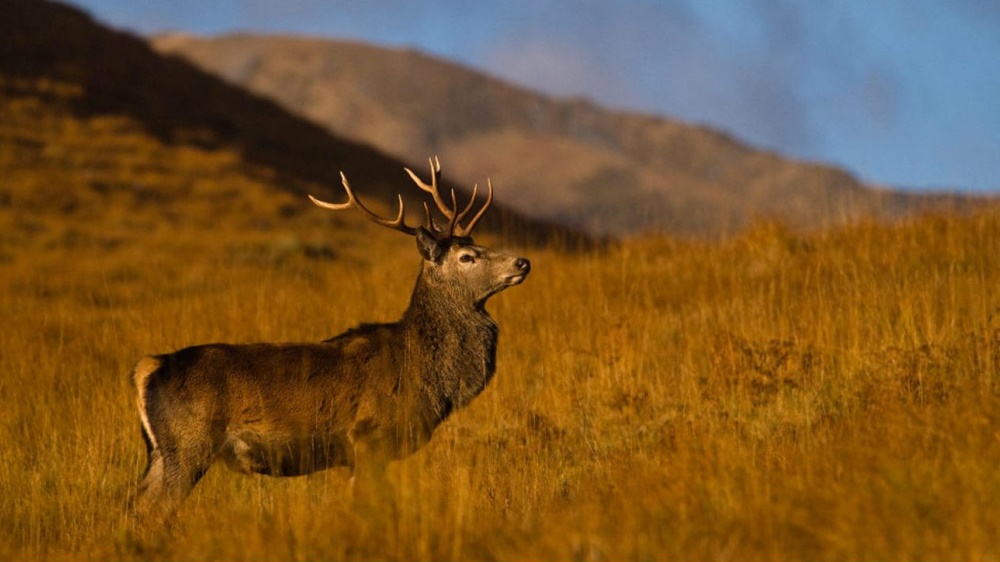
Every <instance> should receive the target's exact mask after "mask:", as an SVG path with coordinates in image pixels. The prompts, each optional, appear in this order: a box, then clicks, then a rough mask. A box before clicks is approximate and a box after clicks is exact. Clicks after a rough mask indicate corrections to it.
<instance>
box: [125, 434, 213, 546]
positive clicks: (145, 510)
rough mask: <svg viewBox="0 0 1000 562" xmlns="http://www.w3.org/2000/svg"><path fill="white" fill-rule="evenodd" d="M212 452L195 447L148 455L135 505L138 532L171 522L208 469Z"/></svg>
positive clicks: (157, 450) (204, 448) (209, 449)
mask: <svg viewBox="0 0 1000 562" xmlns="http://www.w3.org/2000/svg"><path fill="white" fill-rule="evenodd" d="M211 451H212V450H211V447H196V448H192V449H187V450H183V451H177V450H171V451H169V452H168V453H166V454H164V452H163V451H162V450H161V449H159V448H157V449H153V450H152V451H151V452H150V455H149V466H148V467H147V468H146V475H145V477H143V479H142V481H141V482H140V483H139V487H138V490H137V492H136V499H135V502H134V509H135V515H136V519H137V520H138V522H139V526H140V527H141V528H143V529H146V530H153V529H158V528H160V527H162V526H163V524H164V523H166V522H167V521H168V520H169V519H170V517H171V516H172V515H173V514H174V512H176V511H177V509H178V508H179V507H180V505H181V503H183V502H184V499H185V498H187V496H188V495H189V494H190V493H191V490H193V489H194V487H195V485H196V484H197V483H198V481H199V480H201V477H202V476H204V475H205V472H206V471H207V470H208V468H209V467H210V466H211V464H212V454H211Z"/></svg>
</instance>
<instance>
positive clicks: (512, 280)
mask: <svg viewBox="0 0 1000 562" xmlns="http://www.w3.org/2000/svg"><path fill="white" fill-rule="evenodd" d="M513 270H514V272H513V273H512V274H510V275H508V276H507V277H506V278H504V282H505V283H506V284H507V286H508V287H509V286H512V285H517V284H519V283H521V282H522V281H524V278H525V277H527V276H528V272H530V271H531V262H530V261H528V260H527V259H525V258H517V259H516V260H514V264H513Z"/></svg>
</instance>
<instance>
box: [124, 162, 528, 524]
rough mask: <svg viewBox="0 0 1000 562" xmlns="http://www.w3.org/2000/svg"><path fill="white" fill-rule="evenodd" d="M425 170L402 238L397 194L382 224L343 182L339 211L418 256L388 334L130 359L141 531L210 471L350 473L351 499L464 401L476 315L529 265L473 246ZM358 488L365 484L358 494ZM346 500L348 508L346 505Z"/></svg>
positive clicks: (488, 340) (489, 341) (485, 327)
mask: <svg viewBox="0 0 1000 562" xmlns="http://www.w3.org/2000/svg"><path fill="white" fill-rule="evenodd" d="M429 160H430V164H431V166H430V168H431V172H430V177H431V179H430V182H431V183H430V184H427V183H425V182H424V181H423V180H421V179H420V177H419V176H418V175H417V174H415V173H414V172H413V171H412V170H410V169H409V168H404V170H405V171H406V173H407V174H408V175H409V176H410V178H411V179H412V180H413V181H414V182H415V183H416V185H417V187H419V189H420V190H422V191H424V192H426V193H428V194H430V199H431V200H432V201H433V203H434V206H435V207H436V209H437V211H438V212H440V214H441V215H442V216H443V217H444V219H445V220H446V221H447V222H446V223H445V224H444V225H443V226H442V225H440V224H438V221H437V220H435V219H434V218H433V217H432V213H431V210H430V207H429V205H428V204H427V203H426V202H425V203H424V211H425V214H426V224H424V225H423V226H416V227H413V226H409V225H407V224H406V223H405V222H404V216H405V210H404V203H403V197H402V195H399V196H398V197H399V210H398V213H397V215H396V217H395V218H394V219H388V218H383V217H381V216H379V215H378V214H376V213H375V212H373V211H371V210H370V209H369V208H368V207H367V206H366V205H364V204H363V203H362V202H361V201H360V200H359V199H358V198H357V196H356V194H355V193H354V190H353V189H352V188H351V185H350V183H349V182H348V181H347V176H345V175H344V174H343V172H341V184H342V186H343V189H344V191H345V192H346V194H347V201H346V202H343V203H329V202H325V201H321V200H319V199H317V198H315V197H313V196H312V195H309V199H310V200H311V201H312V202H313V203H314V204H315V205H317V206H319V207H321V208H324V209H328V210H332V211H347V210H352V209H353V210H355V211H358V212H360V213H361V214H362V215H364V216H365V217H366V218H367V219H369V220H370V221H372V222H374V223H376V224H378V225H380V226H383V227H387V228H390V229H393V230H396V231H398V232H402V233H404V234H407V235H410V236H413V237H414V238H415V239H416V245H417V250H418V252H419V254H420V257H421V258H422V261H421V267H420V271H419V275H418V276H417V280H416V283H415V286H414V288H413V293H412V295H411V297H410V303H409V306H408V308H407V309H406V310H405V311H404V312H403V314H402V316H401V317H400V319H399V320H397V321H396V322H391V323H368V324H360V325H359V326H357V327H355V328H352V329H349V330H347V331H346V332H344V333H342V334H340V335H338V336H335V337H332V338H330V339H327V340H324V341H319V342H307V343H249V344H230V343H213V344H205V345H195V346H192V347H186V348H184V349H180V350H179V351H174V352H172V353H166V354H162V355H150V356H146V357H144V358H142V359H141V360H139V361H138V363H137V364H136V365H135V367H134V369H133V370H132V381H133V383H134V386H135V390H136V403H137V406H138V410H139V418H140V422H141V423H140V426H141V431H142V437H143V440H144V442H145V444H146V453H147V466H146V469H145V473H144V476H143V477H142V479H141V481H140V482H139V484H138V486H137V488H136V490H135V492H134V494H133V497H132V499H131V501H130V505H131V508H132V509H133V511H134V515H135V520H136V521H137V522H138V524H139V527H140V528H143V529H152V528H158V527H160V526H161V525H162V524H164V523H165V522H167V521H169V520H171V519H172V518H173V516H174V514H175V512H176V511H177V509H178V508H179V507H180V506H181V505H182V503H183V501H184V500H185V498H186V497H187V496H188V495H189V494H190V493H191V492H192V490H193V489H194V487H195V485H196V484H197V483H198V481H199V480H200V479H201V478H202V476H204V474H205V473H206V471H207V470H208V469H209V467H210V466H212V465H213V464H215V463H216V461H220V460H221V461H223V462H224V464H226V465H227V466H228V467H229V468H230V469H232V470H235V471H237V472H240V473H245V474H262V475H269V476H278V477H285V476H299V475H306V474H310V473H313V472H317V471H320V470H325V469H328V468H332V467H347V468H348V469H349V470H350V474H351V478H350V486H351V491H352V494H353V493H354V491H355V490H356V489H357V488H358V487H362V488H364V487H365V486H366V485H367V486H369V487H370V486H380V485H382V484H381V483H382V478H383V475H384V472H385V469H386V465H387V464H388V463H389V462H390V461H394V460H399V459H403V458H405V457H407V456H408V455H411V454H413V453H414V452H415V451H417V450H418V449H420V448H421V447H422V446H423V445H425V444H427V443H428V442H429V441H430V439H431V435H432V433H433V432H434V430H435V428H437V427H438V426H439V425H440V424H441V423H442V422H444V421H445V420H446V419H448V417H449V416H450V415H451V414H452V413H454V412H455V411H456V410H458V409H460V408H462V407H464V406H466V405H468V404H469V403H470V402H471V401H472V400H473V399H474V398H475V397H476V396H478V395H479V394H480V393H481V392H483V390H484V389H485V388H486V386H487V385H488V384H489V382H490V380H491V379H492V378H493V376H494V373H495V371H496V351H497V336H498V333H499V330H498V326H497V323H496V321H495V320H494V319H493V318H492V317H491V316H490V314H489V313H488V312H487V311H486V308H485V303H486V301H487V299H489V298H490V297H492V296H493V295H495V294H497V293H499V292H500V291H503V290H504V289H507V288H509V287H512V286H515V285H518V284H520V283H522V282H523V281H524V280H525V278H526V277H527V276H528V273H529V272H530V271H531V264H530V262H529V261H528V260H527V259H525V258H522V257H516V256H511V255H507V254H504V253H500V252H497V251H493V250H490V249H488V248H485V247H483V246H479V245H476V244H475V243H474V242H473V240H472V231H473V229H474V228H475V226H476V225H477V224H478V223H479V221H480V219H481V218H482V217H483V215H484V214H485V213H486V210H487V209H488V208H489V207H490V205H491V204H492V202H493V184H492V182H491V181H489V180H488V181H487V185H488V186H489V191H488V194H487V196H486V201H485V203H484V204H483V205H482V206H481V207H480V209H479V210H478V212H477V213H476V214H475V215H473V216H472V217H471V218H470V219H469V220H468V222H466V223H465V224H464V225H463V221H465V219H466V217H468V215H469V213H470V212H471V210H472V208H473V204H474V203H475V201H476V197H477V189H478V186H476V187H473V190H472V196H471V199H470V200H469V203H468V204H467V205H466V206H465V207H464V208H463V209H462V210H461V211H460V210H459V208H458V204H457V197H456V194H455V190H454V189H452V190H451V194H450V197H449V200H446V199H445V198H444V197H443V196H442V195H441V193H440V189H439V185H438V184H439V181H440V176H441V164H440V161H438V159H437V158H436V157H435V158H433V159H429ZM365 483H367V484H365ZM352 497H353V496H352Z"/></svg>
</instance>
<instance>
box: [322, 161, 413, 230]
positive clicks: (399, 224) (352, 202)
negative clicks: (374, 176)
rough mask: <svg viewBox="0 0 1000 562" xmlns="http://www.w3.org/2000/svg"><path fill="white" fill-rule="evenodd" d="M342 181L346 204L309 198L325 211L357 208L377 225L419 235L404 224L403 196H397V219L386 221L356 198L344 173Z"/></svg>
mask: <svg viewBox="0 0 1000 562" xmlns="http://www.w3.org/2000/svg"><path fill="white" fill-rule="evenodd" d="M340 180H341V183H342V184H343V185H344V191H346V192H347V202H346V203H327V202H326V201H320V200H319V199H316V198H315V197H313V196H312V195H310V196H309V199H310V200H311V201H312V202H313V203H315V204H316V205H317V206H319V207H323V208H324V209H330V210H333V211H344V210H347V209H352V208H356V209H358V210H360V211H361V212H362V213H364V214H365V216H367V217H368V218H369V219H370V220H371V221H372V222H374V223H376V224H380V225H382V226H386V227H389V228H391V229H393V230H398V231H400V232H403V233H406V234H411V235H412V234H416V233H417V229H415V228H413V227H411V226H408V225H407V224H406V223H405V222H403V215H404V214H405V210H404V208H403V196H402V195H397V197H398V198H399V213H397V214H396V218H395V219H392V220H389V219H384V218H382V217H380V216H378V215H376V214H375V213H374V212H372V211H371V210H370V209H369V208H368V207H365V206H364V204H363V203H362V202H361V200H359V199H358V198H357V197H355V195H354V190H352V189H351V184H350V183H348V182H347V176H346V175H344V172H340Z"/></svg>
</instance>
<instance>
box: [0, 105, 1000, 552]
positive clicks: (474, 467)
mask: <svg viewBox="0 0 1000 562" xmlns="http://www.w3.org/2000/svg"><path fill="white" fill-rule="evenodd" d="M19 103H21V102H19ZM23 103H25V104H28V107H17V108H16V110H17V114H18V115H28V116H31V115H32V113H31V107H30V103H29V102H28V101H24V102H23ZM8 123H10V121H8ZM68 123H75V125H73V127H76V129H74V130H72V131H70V132H69V133H66V134H65V135H64V136H62V137H60V138H63V139H64V140H63V144H62V145H58V146H57V145H53V143H51V142H49V143H47V144H46V148H44V150H43V149H38V148H37V147H33V145H31V143H30V142H29V141H30V140H31V139H28V140H27V141H25V142H24V143H22V144H9V145H5V146H8V147H9V146H20V147H22V148H20V149H17V150H15V149H5V151H3V152H2V154H0V167H2V169H3V172H4V176H3V178H2V179H0V187H3V188H4V189H2V190H0V234H2V235H0V319H2V320H0V408H2V412H0V451H2V462H0V559H14V560H21V559H23V560H35V559H70V558H72V559H76V558H82V559H101V560H136V559H144V560H187V559H191V560H213V559H233V560H243V559H252V560H262V559H278V560H401V561H408V560H595V561H596V560H666V559H675V560H676V559H686V560H707V559H722V560H726V559H746V558H751V559H753V558H755V559H768V560H915V559H921V560H923V559H931V560H934V559H937V560H940V559H947V560H997V559H1000V469H998V467H1000V214H997V213H996V212H983V213H981V214H978V215H975V216H970V217H926V218H922V219H914V220H911V221H909V222H906V223H901V224H897V225H877V224H861V225H855V226H850V227H844V228H840V229H837V230H830V231H824V232H818V233H811V234H803V233H796V232H792V231H789V230H786V229H784V228H782V227H780V226H777V225H774V224H769V223H761V224H760V225H758V226H757V227H755V228H752V229H750V230H748V231H747V232H745V233H743V234H741V235H739V236H737V237H734V238H732V239H729V240H726V241H719V242H689V241H679V240H674V239H670V238H663V237H652V238H649V239H643V240H633V241H629V242H625V243H622V244H619V245H615V246H612V247H608V248H604V249H599V250H593V251H590V252H579V253H568V252H565V251H562V250H560V249H559V248H557V247H547V248H525V249H520V250H519V251H520V252H521V253H523V254H524V255H526V256H527V257H529V258H530V259H531V260H532V264H533V273H532V275H531V276H530V277H529V279H528V280H527V281H526V282H525V283H524V284H523V285H521V286H518V287H515V288H512V289H510V290H509V291H507V292H505V293H503V294H501V295H499V296H498V297H496V298H495V299H494V300H493V301H491V303H490V306H489V308H490V310H491V311H492V313H493V315H494V316H495V317H496V318H497V320H498V321H499V323H500V326H501V336H500V348H499V356H498V370H497V376H496V378H495V379H494V381H493V383H492V384H491V385H490V386H489V387H488V388H487V390H486V391H485V392H484V393H483V394H482V395H481V396H480V397H479V398H478V399H477V400H476V401H474V402H473V404H472V405H471V406H470V407H469V408H467V409H465V410H462V411H459V412H457V413H456V414H455V415H453V416H452V418H450V419H449V420H448V421H447V422H446V423H445V424H444V425H442V426H441V427H440V428H439V429H438V431H437V433H436V434H435V436H434V439H433V440H432V442H431V443H430V445H428V446H427V447H426V448H424V449H423V450H421V451H420V452H419V453H418V454H416V455H414V456H412V457H410V458H408V459H406V460H404V461H401V462H396V463H393V464H392V465H391V468H390V475H389V480H390V482H391V484H392V491H391V496H392V497H393V501H392V502H390V503H389V504H388V507H386V508H385V509H384V510H381V511H372V510H354V509H351V508H349V507H348V502H347V495H348V490H347V479H348V474H347V473H346V471H345V470H330V471H326V472H323V473H319V474H315V475H312V476H309V477H303V478H294V479H274V478H267V477H246V476H243V475H238V474H234V473H231V472H229V471H227V470H226V469H225V468H224V467H223V466H216V467H214V468H213V469H212V470H211V471H209V473H208V475H207V477H206V478H205V479H204V480H203V481H202V482H201V483H200V484H199V486H198V487H197V488H196V490H195V492H194V494H193V495H192V496H191V497H190V498H189V499H188V501H187V503H186V504H185V505H184V506H183V508H182V509H181V510H180V512H179V514H178V517H177V519H176V521H175V523H174V525H173V526H172V527H171V529H170V530H169V531H167V532H164V533H162V534H159V535H156V536H153V537H149V538H145V539H139V538H136V536H135V535H134V534H132V533H131V532H130V529H131V524H130V521H129V519H128V517H127V514H126V513H125V512H124V510H123V506H124V503H125V499H126V497H127V496H128V494H129V493H130V491H132V490H133V489H134V486H135V484H136V482H137V480H138V478H139V476H140V474H141V472H142V470H143V468H144V466H145V449H144V446H143V443H142V439H141V437H140V432H139V422H138V417H137V414H136V411H135V406H134V401H135V400H134V395H133V391H132V389H131V387H130V383H129V381H128V371H129V369H130V368H131V366H132V364H133V363H134V362H135V361H136V360H137V359H139V358H140V357H141V356H142V355H144V354H147V353H159V352H167V351H171V350H174V349H177V348H180V347H184V346H187V345H191V344H196V343H205V342H211V341H231V342H250V341H266V340H289V341H295V340H319V339H323V338H326V337H329V336H332V335H334V334H336V333H339V332H340V331H342V330H344V329H347V328H349V327H351V326H353V325H355V324H357V323H359V322H362V321H391V320H395V319H396V318H397V316H398V314H400V313H401V312H402V311H403V309H404V308H405V306H406V304H407V301H408V298H409V291H410V288H411V286H412V283H413V280H414V278H415V276H416V273H417V270H418V259H419V258H418V256H417V253H416V252H415V250H414V244H413V241H412V240H410V239H408V238H407V237H405V236H402V235H399V234H397V233H392V232H388V231H385V229H380V228H378V227H375V226H374V225H371V224H370V223H366V222H364V221H363V220H360V219H358V218H356V217H353V216H339V215H338V214H336V213H331V212H329V211H323V210H320V209H316V208H315V207H312V206H311V205H310V204H309V203H308V202H307V201H305V200H300V198H296V197H292V196H291V195H287V194H282V193H279V192H276V191H275V190H274V189H273V188H272V187H271V182H272V181H273V180H272V178H271V177H270V176H269V175H268V171H267V170H251V171H250V172H246V171H245V168H244V167H242V165H240V166H237V164H236V162H237V160H238V155H236V154H232V153H229V152H226V151H224V150H219V151H211V150H202V149H198V150H195V149H188V148H185V147H184V146H173V145H171V146H168V145H160V144H153V143H151V141H150V140H149V139H148V138H146V137H141V138H140V137H139V136H138V134H137V133H136V131H135V130H134V129H133V125H130V124H129V123H128V122H127V121H122V120H116V119H114V118H110V117H109V118H93V119H89V120H85V121H79V122H78V121H63V120H59V119H56V120H55V121H53V124H52V125H51V127H53V128H55V129H60V130H62V128H66V127H69V125H68ZM5 130H6V129H2V128H0V133H2V134H8V133H4V131H5ZM19 134H20V133H19ZM10 135H13V133H10ZM74 142H75V143H78V144H77V145H74V144H73V143H74ZM84 145H86V151H84ZM53 146H55V148H53ZM18 150H20V152H18ZM83 152H86V154H88V156H87V158H88V159H87V160H86V161H85V162H79V161H76V160H75V158H78V157H79V156H78V155H79V154H81V153H83ZM102 155H109V156H108V160H107V161H106V162H103V161H102V160H101V159H100V158H101V157H102ZM110 155H114V157H113V158H112V157H111V156H110ZM31 158H36V159H39V161H40V162H43V163H44V166H45V169H46V170H47V172H46V175H45V176H38V175H32V174H31V173H29V172H30V169H31V168H32V166H35V165H36V164H37V162H34V161H32V160H31ZM39 165H40V164H39ZM177 167H183V169H184V170H185V173H184V174H175V173H173V172H172V170H173V169H175V168H177ZM84 168H85V170H86V171H85V172H81V169H84ZM88 174H89V175H88ZM39 177H42V178H43V179H44V181H43V180H41V179H38V178H39ZM95 178H96V179H95ZM115 178H128V181H127V185H126V182H125V181H124V180H122V181H119V183H115V182H116V181H117V180H115ZM192 178H194V179H192ZM102 182H106V183H102ZM357 187H359V190H360V189H362V188H361V187H360V186H357ZM498 190H499V186H498ZM482 241H483V242H486V243H487V244H489V245H493V246H501V245H502V242H500V241H498V240H497V239H495V238H494V239H490V238H486V239H484V240H482Z"/></svg>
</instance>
